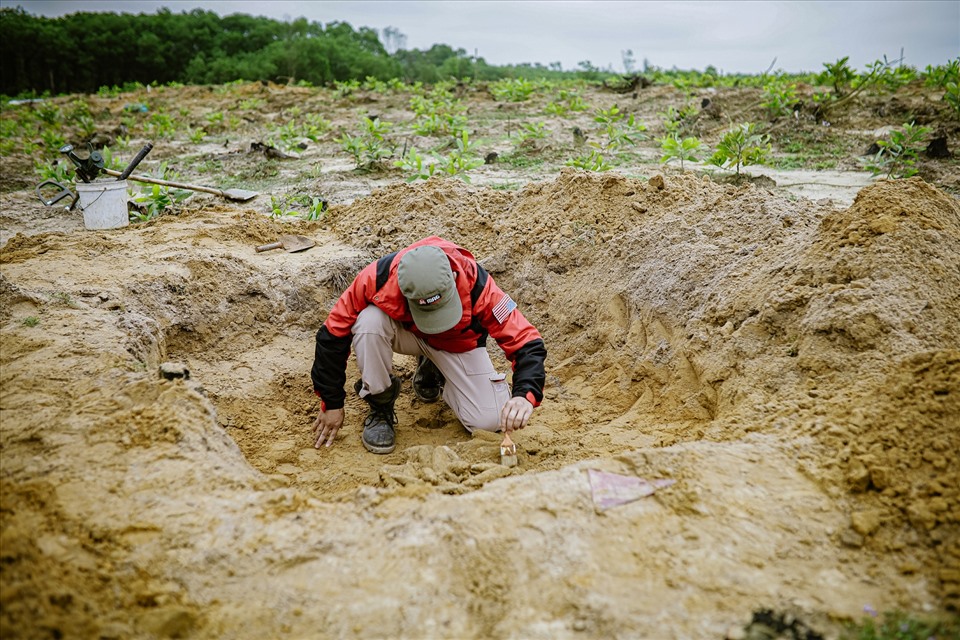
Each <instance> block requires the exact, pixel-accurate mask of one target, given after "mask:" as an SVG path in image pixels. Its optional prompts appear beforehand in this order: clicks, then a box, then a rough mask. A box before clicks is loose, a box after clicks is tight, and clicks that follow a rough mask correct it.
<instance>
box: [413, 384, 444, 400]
mask: <svg viewBox="0 0 960 640" xmlns="http://www.w3.org/2000/svg"><path fill="white" fill-rule="evenodd" d="M413 395H415V396H416V397H417V400H419V401H420V402H425V403H426V404H433V403H434V402H436V401H437V400H439V399H440V392H437V395H435V396H434V397H432V398H428V397H426V396H424V395H423V394H421V393H420V392H419V391H418V390H417V388H416V387H414V388H413Z"/></svg>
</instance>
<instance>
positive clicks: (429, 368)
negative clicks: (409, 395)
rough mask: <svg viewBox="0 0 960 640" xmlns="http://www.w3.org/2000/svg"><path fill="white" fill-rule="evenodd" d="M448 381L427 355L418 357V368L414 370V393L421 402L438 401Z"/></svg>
mask: <svg viewBox="0 0 960 640" xmlns="http://www.w3.org/2000/svg"><path fill="white" fill-rule="evenodd" d="M444 382H446V380H444V378H443V374H442V373H440V369H437V365H435V364H433V361H432V360H430V359H429V358H427V357H426V356H419V357H418V358H417V370H416V371H414V372H413V393H414V395H415V396H417V397H418V398H419V399H420V401H421V402H427V403H430V402H436V401H437V400H438V399H439V398H440V391H441V390H442V389H443V383H444Z"/></svg>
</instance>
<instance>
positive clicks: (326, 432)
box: [313, 409, 343, 449]
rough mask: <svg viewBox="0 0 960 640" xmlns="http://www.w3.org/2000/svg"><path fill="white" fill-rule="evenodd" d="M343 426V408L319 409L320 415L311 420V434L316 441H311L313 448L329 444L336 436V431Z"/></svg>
mask: <svg viewBox="0 0 960 640" xmlns="http://www.w3.org/2000/svg"><path fill="white" fill-rule="evenodd" d="M342 426H343V409H328V410H326V411H320V415H318V416H317V419H316V420H314V422H313V436H314V437H315V438H316V442H314V443H313V447H314V448H315V449H319V448H320V447H321V446H324V443H326V445H325V446H328V447H329V446H330V445H332V444H333V439H334V438H335V437H336V436H337V431H340V427H342Z"/></svg>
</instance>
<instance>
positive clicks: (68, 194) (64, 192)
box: [37, 180, 80, 209]
mask: <svg viewBox="0 0 960 640" xmlns="http://www.w3.org/2000/svg"><path fill="white" fill-rule="evenodd" d="M47 185H52V186H54V187H56V188H57V189H59V190H60V191H59V192H58V193H57V194H56V195H55V196H53V197H52V198H49V199H47V198H44V197H43V194H42V193H40V191H41V190H42V189H43V188H44V187H45V186H47ZM37 197H38V198H40V202H42V203H43V204H45V205H47V206H48V207H49V206H50V205H52V204H55V203H57V202H60V201H61V200H63V199H64V198H73V201H72V202H71V203H70V206H69V207H67V208H68V209H73V208H74V207H75V206H76V204H77V200H78V199H79V198H80V195H79V194H75V193H74V192H72V191H70V189H69V188H67V187H65V186H63V185H62V184H60V183H59V182H57V181H56V180H44V181H43V182H41V183H40V184H38V185H37Z"/></svg>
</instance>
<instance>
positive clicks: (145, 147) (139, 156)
mask: <svg viewBox="0 0 960 640" xmlns="http://www.w3.org/2000/svg"><path fill="white" fill-rule="evenodd" d="M151 149H153V145H152V144H151V143H149V142H148V143H147V144H145V145H143V149H140V152H139V153H138V154H137V155H136V156H134V158H133V160H131V161H130V164H128V165H127V168H126V169H124V170H123V171H121V172H120V176H119V177H118V178H117V180H126V179H127V178H129V177H130V174H131V173H133V170H134V169H136V168H137V165H138V164H140V163H141V162H142V161H143V159H144V158H146V157H147V154H148V153H150V150H151Z"/></svg>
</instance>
